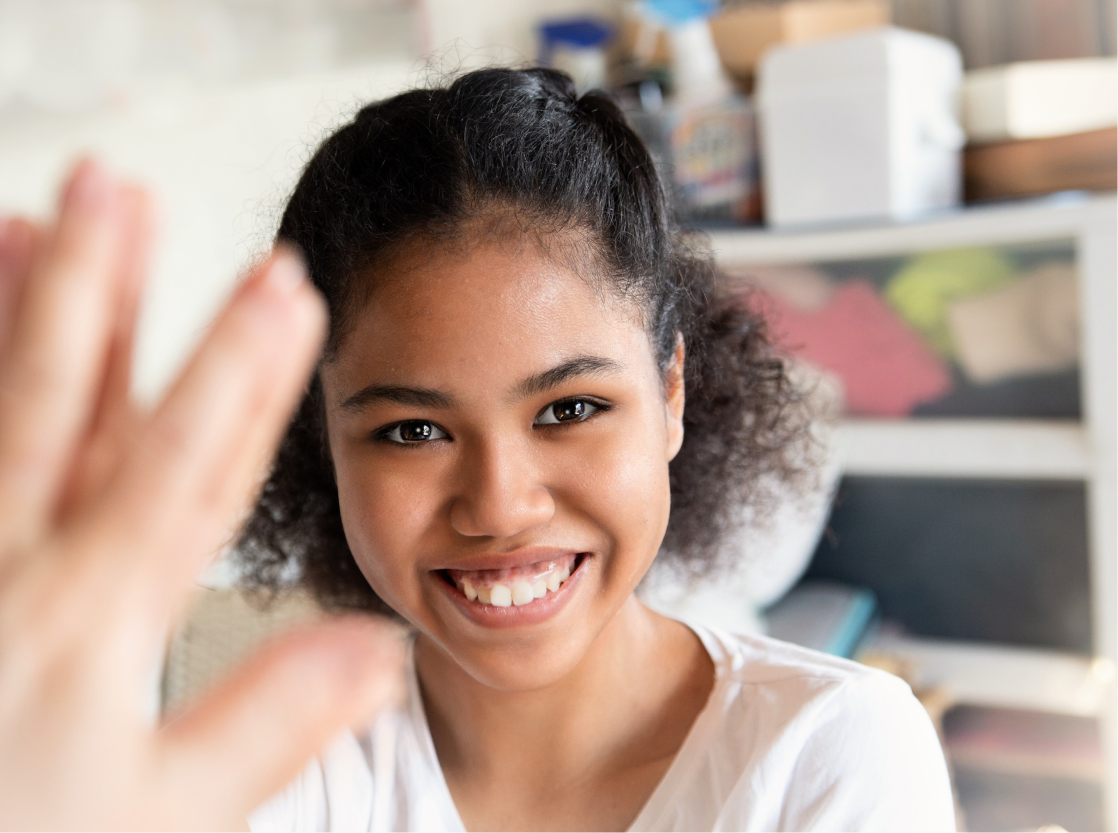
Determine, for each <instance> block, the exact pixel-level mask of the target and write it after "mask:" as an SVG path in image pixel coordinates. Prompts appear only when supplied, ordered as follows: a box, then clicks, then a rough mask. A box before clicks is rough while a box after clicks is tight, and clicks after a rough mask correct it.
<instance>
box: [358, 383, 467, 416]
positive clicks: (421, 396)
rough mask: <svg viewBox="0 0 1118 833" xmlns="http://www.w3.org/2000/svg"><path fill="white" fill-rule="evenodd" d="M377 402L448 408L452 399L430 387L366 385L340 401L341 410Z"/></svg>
mask: <svg viewBox="0 0 1118 833" xmlns="http://www.w3.org/2000/svg"><path fill="white" fill-rule="evenodd" d="M378 402H393V403H395V404H397V405H410V406H412V407H414V408H449V407H450V406H451V405H453V404H454V400H453V399H452V398H451V397H449V396H447V395H446V394H445V393H441V392H440V391H437V390H431V389H430V388H405V387H402V386H399V385H366V386H365V387H363V388H361V390H359V391H357V393H355V394H353V395H352V396H350V397H348V398H347V399H346V400H345V401H344V402H343V403H342V410H345V411H363V410H364V409H365V408H368V407H369V406H370V405H374V404H376V403H378Z"/></svg>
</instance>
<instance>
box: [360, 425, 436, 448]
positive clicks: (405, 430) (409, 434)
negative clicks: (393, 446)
mask: <svg viewBox="0 0 1118 833" xmlns="http://www.w3.org/2000/svg"><path fill="white" fill-rule="evenodd" d="M376 438H377V439H378V440H384V441H385V442H390V443H397V444H398V445H417V444H419V443H425V442H428V441H430V440H445V439H447V433H446V431H444V430H443V429H441V428H439V426H437V425H435V423H433V422H428V421H427V420H425V419H409V420H407V421H406V422H397V423H396V424H395V425H390V426H389V427H388V428H384V429H382V430H380V431H378V432H377V434H376Z"/></svg>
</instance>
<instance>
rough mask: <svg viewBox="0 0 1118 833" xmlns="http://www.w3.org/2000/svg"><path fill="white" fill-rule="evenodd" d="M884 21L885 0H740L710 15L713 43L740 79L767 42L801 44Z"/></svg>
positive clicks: (749, 71) (886, 19)
mask: <svg viewBox="0 0 1118 833" xmlns="http://www.w3.org/2000/svg"><path fill="white" fill-rule="evenodd" d="M889 22H890V14H889V2H888V0H790V1H789V2H787V3H781V4H779V5H776V4H770V3H744V4H741V5H737V6H730V7H728V8H727V9H725V10H724V11H722V12H720V13H719V14H717V15H715V16H714V17H713V18H711V21H710V28H711V32H712V33H713V35H714V45H715V46H716V47H717V48H718V54H719V56H720V57H721V58H722V63H723V65H724V66H725V67H726V69H727V70H728V71H729V72H730V74H731V75H734V76H735V77H736V78H738V79H739V80H740V79H745V78H748V77H749V76H751V75H752V74H753V70H754V68H755V67H756V65H757V61H758V60H759V59H760V58H761V55H763V54H764V53H765V50H767V49H768V48H769V47H771V46H775V45H777V44H780V43H805V42H807V41H813V40H819V39H820V38H826V37H830V36H831V35H838V34H842V33H844V32H850V31H854V30H856V29H869V28H872V27H874V26H885V25H887V24H888V23H889Z"/></svg>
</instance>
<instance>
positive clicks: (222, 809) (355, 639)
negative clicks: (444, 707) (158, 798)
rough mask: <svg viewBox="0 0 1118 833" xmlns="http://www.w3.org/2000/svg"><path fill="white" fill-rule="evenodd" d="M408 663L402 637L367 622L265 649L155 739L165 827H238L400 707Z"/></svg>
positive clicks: (323, 626)
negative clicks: (312, 764)
mask: <svg viewBox="0 0 1118 833" xmlns="http://www.w3.org/2000/svg"><path fill="white" fill-rule="evenodd" d="M404 658H405V648H404V639H403V632H402V629H401V628H400V627H399V626H398V625H396V624H394V623H391V622H389V621H387V620H384V619H378V618H373V617H370V616H359V615H350V616H344V617H337V618H332V619H328V620H326V621H324V622H321V623H318V624H316V625H313V626H310V627H307V628H300V629H298V630H296V631H294V632H292V633H290V634H286V635H284V636H282V637H280V638H278V639H276V640H273V641H272V642H270V643H268V644H267V645H265V646H264V648H262V649H261V651H260V652H259V653H258V654H257V655H256V656H255V657H254V658H252V659H251V660H249V661H248V663H247V664H246V665H244V666H243V667H241V668H240V669H239V670H238V671H237V672H235V673H234V674H233V675H232V676H231V677H230V678H229V679H228V680H226V681H225V682H224V683H222V684H220V686H219V687H218V688H217V689H216V690H214V691H213V692H212V693H210V694H209V695H208V696H206V697H205V698H204V699H203V700H202V702H201V703H199V704H198V705H197V706H195V707H194V708H192V709H190V710H189V711H188V712H186V713H185V714H183V715H182V716H181V717H179V718H177V719H175V720H173V721H172V722H171V723H169V724H168V725H167V726H165V727H164V729H163V730H162V731H161V733H160V750H159V753H160V755H161V756H162V759H163V763H164V765H165V766H166V768H167V770H168V771H169V773H170V774H173V777H172V779H171V782H172V783H174V784H175V785H176V787H175V795H174V796H172V797H171V801H170V802H169V805H170V806H168V805H165V809H166V810H167V811H168V812H169V816H168V818H171V819H175V820H176V824H181V823H182V822H183V821H187V820H188V819H189V821H187V823H188V824H189V825H190V826H194V827H196V828H203V827H205V828H209V827H211V826H216V827H227V826H228V825H229V824H231V823H239V824H243V823H244V820H245V818H246V817H247V816H248V814H249V813H250V812H251V811H252V810H253V809H255V808H256V807H257V806H259V805H260V804H261V803H262V802H263V801H264V800H265V799H267V798H268V797H270V796H271V795H273V794H274V793H275V792H276V791H277V790H279V789H280V788H281V787H283V786H284V785H285V784H286V783H288V782H289V781H290V780H291V779H292V778H294V777H295V775H296V774H297V773H298V772H299V770H300V769H301V768H302V767H303V766H304V765H305V764H306V762H307V761H308V760H309V759H310V758H311V756H313V755H314V754H315V753H317V752H319V751H321V750H322V748H323V747H325V746H326V745H327V744H328V743H329V742H330V741H331V740H333V738H334V737H335V736H336V735H337V733H338V732H339V731H341V730H342V729H344V728H346V727H347V726H353V725H356V724H358V723H360V722H362V721H365V720H369V719H371V718H372V717H373V716H374V715H375V714H376V713H377V712H379V711H381V710H382V709H384V708H385V707H388V706H391V705H394V704H395V703H397V702H400V701H401V700H402V698H403V691H404ZM174 805H179V806H174Z"/></svg>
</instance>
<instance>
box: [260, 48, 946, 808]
mask: <svg viewBox="0 0 1118 833" xmlns="http://www.w3.org/2000/svg"><path fill="white" fill-rule="evenodd" d="M279 241H280V242H281V243H286V244H289V245H292V246H294V247H297V248H298V249H299V250H300V251H301V252H302V253H303V254H304V255H305V257H306V259H307V264H308V268H309V272H310V276H311V280H312V282H313V283H314V284H315V285H316V286H317V288H318V289H319V291H320V292H321V293H322V294H323V295H324V297H325V299H326V303H327V306H328V308H329V313H330V331H329V336H328V339H327V345H326V350H325V353H324V356H323V359H322V362H321V364H320V366H319V370H318V373H317V375H316V376H315V378H314V380H313V382H312V384H311V387H310V389H309V392H308V395H307V396H306V398H305V400H304V402H303V404H302V406H301V407H300V410H299V412H298V414H297V417H296V419H295V421H294V422H293V424H292V426H291V428H290V430H289V432H288V435H287V438H286V440H285V441H284V443H283V446H282V448H281V451H280V454H279V457H278V459H277V463H276V465H275V468H274V470H273V473H272V475H271V478H270V480H269V482H268V483H267V485H266V487H265V490H264V493H263V495H262V497H261V500H260V503H259V505H258V507H257V510H256V512H255V514H254V516H253V518H252V519H251V521H250V523H249V526H248V528H247V530H246V533H245V537H244V541H243V547H242V549H243V558H244V561H245V565H246V568H247V571H248V573H249V574H250V576H251V577H252V578H253V579H254V580H255V582H256V583H257V584H258V585H263V586H270V587H276V586H279V585H280V584H282V583H283V581H284V579H285V577H286V576H290V575H291V574H292V571H296V572H297V573H298V574H299V575H300V577H301V578H300V580H301V582H302V583H303V584H304V585H305V586H306V587H307V588H309V589H310V590H311V591H313V592H314V594H315V595H316V596H317V597H318V598H319V600H320V601H321V602H323V603H324V604H325V605H327V606H330V607H348V608H363V609H368V610H373V611H379V612H389V611H392V612H394V613H395V614H396V615H398V616H399V617H402V618H403V619H404V620H406V621H407V623H409V624H410V626H411V627H412V628H413V630H414V632H415V637H414V641H413V642H412V647H411V650H410V657H409V663H408V675H409V697H408V702H407V704H406V705H405V706H404V707H402V708H401V709H399V710H397V711H392V712H389V713H386V714H382V715H381V716H380V717H379V718H378V719H377V720H376V721H375V722H374V723H373V724H372V725H371V726H369V727H368V728H367V729H366V730H362V731H360V732H357V733H353V734H347V735H346V736H344V737H343V738H341V739H340V740H339V741H338V742H337V743H335V744H334V745H333V746H332V747H331V748H330V749H329V750H327V751H326V752H325V753H324V754H323V755H322V756H321V757H320V758H319V759H317V760H316V761H314V762H313V763H312V764H310V765H309V766H308V768H307V769H306V770H305V771H304V773H303V774H302V775H301V776H300V778H299V779H297V780H296V781H295V782H294V783H293V784H292V785H291V786H290V787H289V788H288V789H286V790H285V791H284V792H282V793H281V794H279V795H278V796H276V797H275V798H274V799H273V800H271V801H270V802H269V803H268V804H266V805H265V806H263V807H262V808H260V810H259V811H258V812H257V813H256V814H254V816H253V817H252V819H251V824H252V826H253V827H254V828H257V829H316V830H317V829H336V830H344V829H393V830H428V829H430V830H434V829H444V830H462V829H467V830H506V829H507V830H545V829H547V830H621V829H626V828H629V829H634V830H704V829H705V830H714V829H720V830H745V829H789V830H790V829H808V828H811V829H836V830H837V829H842V830H852V829H866V828H875V829H886V828H894V829H898V828H902V829H915V828H935V829H948V828H951V827H952V826H953V814H952V805H951V799H950V791H949V787H948V781H947V776H946V771H945V767H944V763H943V758H942V755H941V753H940V751H939V747H938V744H937V741H936V737H935V733H934V731H933V729H932V727H931V725H930V722H929V721H928V718H927V717H926V715H925V714H924V713H923V711H922V709H921V708H920V706H919V704H918V703H917V702H916V700H915V699H914V698H913V697H912V695H911V693H910V692H909V691H908V689H907V687H906V686H905V685H904V683H902V682H901V681H899V680H898V679H896V678H893V677H890V676H888V675H886V674H883V673H881V672H877V671H873V670H870V669H867V668H864V667H861V666H859V665H856V664H854V663H851V662H847V661H844V660H839V659H834V658H831V657H827V656H824V655H821V654H817V653H814V652H811V651H807V650H803V649H800V648H796V647H793V646H790V645H786V644H782V643H779V642H776V641H773V640H768V639H765V638H759V637H744V636H732V635H729V634H726V633H722V632H719V631H717V630H714V629H711V628H707V627H703V626H701V625H700V624H698V623H694V622H688V623H684V622H680V621H676V620H673V619H669V618H665V617H663V616H660V615H657V614H655V613H653V612H652V611H650V610H649V609H648V608H646V607H645V606H643V605H642V604H641V602H640V601H639V600H638V598H637V597H636V596H635V595H634V591H635V589H636V588H637V585H638V584H639V582H640V581H641V579H642V577H643V576H644V575H645V573H646V572H647V571H648V569H649V567H650V566H651V565H652V562H653V559H654V558H656V557H657V553H660V552H662V553H663V554H662V555H661V556H660V557H662V558H671V559H674V560H676V562H677V563H679V564H682V565H684V566H687V567H688V568H690V570H691V572H692V573H695V574H698V573H703V572H709V571H711V570H715V569H717V567H718V564H716V563H715V562H716V561H717V559H716V554H717V553H718V552H719V545H720V542H721V539H722V536H723V534H724V533H725V532H726V531H727V530H729V529H731V528H732V527H733V523H734V519H735V518H738V517H740V513H741V508H742V506H744V505H753V506H762V505H763V504H764V503H765V502H766V501H767V500H769V501H771V499H772V495H771V494H768V493H766V492H765V491H764V490H763V489H762V487H761V486H760V484H762V483H772V482H778V481H784V482H788V481H795V480H797V478H800V477H802V476H803V473H802V472H800V471H799V470H798V469H797V467H796V466H795V464H794V462H793V461H794V460H796V459H798V454H799V452H800V450H801V449H802V443H803V442H805V437H806V418H805V416H804V409H803V406H802V403H801V400H800V398H799V397H798V396H797V393H796V391H795V389H794V388H793V387H792V386H791V385H790V383H789V381H788V379H787V377H786V375H785V368H784V366H783V364H782V362H781V361H780V359H779V358H778V357H777V356H776V355H775V353H773V352H772V351H771V349H770V347H769V345H768V343H767V341H766V336H765V331H764V328H763V326H762V323H761V321H760V320H758V319H757V318H755V317H753V316H752V315H751V314H750V313H748V312H746V311H743V310H741V309H736V308H728V309H724V310H721V311H719V310H718V309H716V308H715V286H714V274H713V270H712V267H711V265H710V263H709V262H708V261H707V260H704V259H703V258H701V257H699V256H697V255H696V254H695V253H694V252H693V251H692V250H691V249H689V248H688V247H687V245H686V244H685V242H684V240H683V238H681V237H680V235H679V233H678V231H677V230H676V229H675V227H674V226H673V224H672V221H671V216H670V213H669V209H668V206H667V204H666V201H665V197H664V191H663V188H662V185H661V182H660V180H659V178H658V176H657V173H656V171H655V169H654V166H653V163H652V161H651V159H650V157H649V155H648V152H647V151H646V149H645V148H644V147H643V146H642V144H641V143H640V141H639V140H638V139H637V138H636V136H635V135H634V134H633V133H632V131H631V130H630V129H629V128H628V127H627V126H626V123H625V120H624V118H623V116H622V114H621V112H620V111H619V110H618V109H617V107H616V106H615V105H614V104H613V103H612V102H611V101H610V100H609V99H608V98H607V97H606V96H604V95H603V94H601V93H588V94H586V95H583V96H581V97H579V96H577V94H576V92H575V90H574V87H573V85H572V84H571V82H570V80H569V79H568V78H567V77H566V76H563V75H561V74H559V73H556V72H552V71H549V70H530V71H513V70H497V69H493V70H484V71H479V72H475V73H470V74H467V75H464V76H462V77H460V78H459V79H457V80H456V81H454V82H453V83H451V84H450V85H449V86H446V87H444V88H438V89H424V90H416V91H412V92H409V93H405V94H403V95H400V96H397V97H395V98H392V99H389V100H387V101H382V102H378V103H374V104H371V105H369V106H367V107H365V108H364V109H363V110H361V111H360V112H359V113H358V114H357V116H356V117H355V118H354V120H353V121H352V122H351V123H350V124H347V125H346V126H344V127H343V128H341V129H340V130H339V131H338V132H337V133H335V134H334V135H333V136H332V137H330V138H329V139H328V140H327V141H326V142H325V143H324V144H323V145H322V147H321V148H320V149H319V150H318V152H317V153H316V154H315V156H314V158H313V159H312V160H311V161H310V163H309V164H308V166H307V168H306V170H305V172H304V173H303V176H302V178H301V180H300V181H299V184H298V186H297V187H296V189H295V192H294V195H293V196H292V198H291V201H290V203H289V204H288V206H287V209H286V211H285V213H284V216H283V220H282V223H281V226H280V230H279ZM756 557H762V558H763V557H764V556H763V554H758V555H757V556H756Z"/></svg>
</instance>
